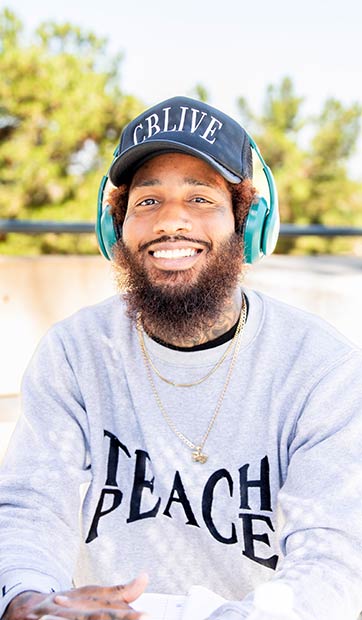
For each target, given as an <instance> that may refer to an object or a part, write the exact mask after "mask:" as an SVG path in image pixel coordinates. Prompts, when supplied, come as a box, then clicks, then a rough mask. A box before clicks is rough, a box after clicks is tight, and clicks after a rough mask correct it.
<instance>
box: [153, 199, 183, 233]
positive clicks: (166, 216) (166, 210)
mask: <svg viewBox="0 0 362 620" xmlns="http://www.w3.org/2000/svg"><path fill="white" fill-rule="evenodd" d="M191 230H192V222H191V219H190V217H189V214H188V213H187V210H186V208H185V207H184V206H183V205H182V204H181V203H180V202H178V201H176V200H174V201H168V202H165V203H164V204H163V205H162V207H161V208H160V209H159V210H158V213H157V219H156V221H155V223H154V227H153V232H154V233H155V234H157V235H159V234H166V235H175V234H176V233H181V232H190V231H191Z"/></svg>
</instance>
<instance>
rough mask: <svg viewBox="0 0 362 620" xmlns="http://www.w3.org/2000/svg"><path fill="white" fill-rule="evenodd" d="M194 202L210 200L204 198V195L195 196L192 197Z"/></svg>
mask: <svg viewBox="0 0 362 620" xmlns="http://www.w3.org/2000/svg"><path fill="white" fill-rule="evenodd" d="M191 201H192V202H200V203H203V202H210V201H209V200H206V198H203V197H202V196H195V198H192V199H191Z"/></svg>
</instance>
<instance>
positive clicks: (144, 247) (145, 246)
mask: <svg viewBox="0 0 362 620" xmlns="http://www.w3.org/2000/svg"><path fill="white" fill-rule="evenodd" d="M167 241H169V242H171V243H173V242H175V241H188V242H190V243H196V244H198V245H203V246H205V248H206V249H207V250H211V247H212V244H211V243H209V242H208V241H204V240H202V239H194V238H192V237H185V236H184V235H162V237H158V238H157V239H153V240H152V241H147V242H146V243H142V244H141V245H140V246H139V247H138V251H139V252H143V251H144V250H147V249H148V248H149V247H151V245H155V244H157V243H165V242H167Z"/></svg>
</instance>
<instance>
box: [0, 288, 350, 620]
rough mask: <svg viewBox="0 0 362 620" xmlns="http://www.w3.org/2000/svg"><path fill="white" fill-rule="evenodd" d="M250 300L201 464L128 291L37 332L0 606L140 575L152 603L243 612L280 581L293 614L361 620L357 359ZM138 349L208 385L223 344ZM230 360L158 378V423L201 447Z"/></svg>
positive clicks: (3, 548)
mask: <svg viewBox="0 0 362 620" xmlns="http://www.w3.org/2000/svg"><path fill="white" fill-rule="evenodd" d="M246 294H247V297H248V301H249V315H248V320H247V324H246V327H245V330H244V332H243V335H242V345H241V349H240V352H239V354H238V358H237V363H236V365H235V368H234V370H233V373H232V376H231V380H230V384H229V386H228V389H227V391H226V394H225V397H224V400H223V403H222V406H221V409H220V413H219V415H218V417H217V419H216V422H215V424H214V426H213V428H212V430H211V432H210V435H209V437H208V439H207V442H206V444H205V448H204V452H205V453H206V454H207V455H208V460H207V462H206V463H204V464H201V463H197V462H196V463H195V462H193V461H192V459H191V450H190V449H189V448H188V447H187V446H186V445H185V444H184V443H183V442H182V441H181V440H180V439H179V437H177V436H176V434H175V433H174V432H173V431H172V430H171V429H170V427H169V425H168V424H167V423H166V421H165V419H164V417H163V416H162V414H161V412H160V409H159V407H158V405H157V402H156V399H155V395H154V393H153V391H152V389H151V386H150V382H149V378H148V377H147V373H146V369H145V364H144V360H143V358H142V354H141V349H140V345H139V342H138V337H137V332H136V330H135V328H134V326H133V325H132V324H131V323H130V321H129V319H128V318H127V316H126V313H125V307H124V302H123V301H122V299H121V298H120V297H118V296H116V297H113V298H111V299H109V300H107V301H105V302H103V303H101V304H98V305H96V306H93V307H89V308H85V309H83V310H81V311H80V312H78V313H77V314H75V315H74V316H72V317H70V318H68V319H66V320H64V321H62V322H60V323H58V324H57V325H55V326H54V327H53V328H52V329H51V330H50V331H49V332H48V333H47V334H46V336H45V337H44V338H43V340H42V341H41V343H40V345H39V347H38V349H37V351H36V353H35V355H34V357H33V360H32V362H31V364H30V366H29V368H28V370H27V372H26V374H25V377H24V381H23V409H24V413H23V416H22V417H21V419H20V421H19V423H18V425H17V428H16V431H15V433H14V436H13V438H12V441H11V444H10V447H9V450H8V453H7V455H6V458H5V460H4V463H3V466H2V469H1V476H0V588H1V592H2V607H1V608H0V612H1V610H3V609H4V608H5V606H6V605H7V604H8V602H9V601H10V600H11V598H12V597H13V596H14V595H16V594H18V593H19V592H21V591H24V590H28V589H32V590H38V591H41V592H49V591H52V590H55V591H58V590H64V589H68V588H70V587H72V586H73V585H76V586H78V585H83V584H91V583H92V584H107V585H110V584H115V583H124V582H127V581H128V580H130V579H131V578H133V577H134V576H135V575H136V574H137V573H138V572H139V571H140V570H147V571H148V572H149V574H150V585H149V588H148V591H150V592H169V593H178V594H184V593H186V592H187V590H188V589H189V587H190V586H191V585H194V584H200V585H204V586H206V587H208V588H210V589H212V590H214V591H215V592H217V593H218V594H220V595H222V596H224V597H225V598H226V599H227V600H230V601H234V602H231V603H228V604H226V605H225V606H223V607H222V608H220V610H219V611H218V612H217V613H216V616H215V617H218V618H223V619H224V618H225V619H226V618H227V619H229V618H230V619H231V618H232V619H233V620H234V619H235V620H236V619H237V620H239V619H240V620H241V619H242V618H247V616H248V613H249V612H250V610H251V608H252V600H253V590H254V589H255V588H256V587H257V586H258V585H259V584H261V583H263V582H266V581H269V580H279V581H280V582H281V583H283V584H286V585H288V586H289V587H290V588H291V590H292V593H293V596H294V606H295V611H296V612H297V613H298V614H299V616H300V618H301V619H302V620H312V619H313V620H316V619H318V620H342V619H343V620H355V619H356V617H357V615H358V612H359V611H360V610H361V609H362V587H361V584H362V458H361V446H362V386H361V376H362V353H361V351H360V350H359V349H357V348H356V347H354V346H353V345H352V344H351V343H349V342H348V341H347V340H346V339H344V337H343V336H341V335H340V334H338V333H337V332H336V331H335V330H334V329H333V328H332V327H331V326H329V325H328V324H326V323H325V322H323V321H322V320H320V319H318V318H316V317H313V316H312V315H309V314H307V313H304V312H302V311H300V310H297V309H295V308H292V307H290V306H287V305H285V304H282V303H280V302H277V301H275V300H272V299H270V298H268V297H266V296H263V295H261V294H259V293H255V292H252V291H248V290H246ZM145 342H146V347H147V350H148V352H149V355H150V356H151V358H152V360H153V362H154V364H155V366H156V367H157V368H158V370H159V371H160V372H161V373H162V375H164V376H165V377H167V378H169V379H171V380H174V381H177V382H179V383H180V382H185V383H187V382H192V381H195V380H196V379H198V378H201V377H203V376H204V375H206V374H207V372H208V371H209V370H210V369H211V368H212V367H213V365H214V364H215V363H216V362H217V361H218V360H219V359H220V357H221V356H222V354H223V352H224V350H225V348H226V347H227V346H228V343H226V344H224V345H221V346H219V347H214V348H212V349H208V350H203V351H197V352H180V351H174V350H171V349H169V348H167V347H164V346H162V345H160V344H158V343H156V342H154V341H153V340H151V339H150V338H148V337H145ZM230 359H231V357H230V354H228V355H227V357H226V359H225V361H224V362H223V363H222V364H221V365H220V367H219V368H218V369H217V371H216V372H215V373H213V374H212V375H211V376H210V378H208V379H207V380H206V381H204V382H202V383H201V384H200V385H197V386H194V387H190V388H178V387H173V386H171V385H168V384H166V383H165V382H163V381H161V379H159V378H158V377H157V376H156V375H155V374H154V375H153V376H154V381H155V385H156V389H157V391H158V394H159V396H160V399H161V400H162V404H163V406H164V409H165V411H166V412H167V414H168V415H169V416H170V418H171V419H172V421H173V424H174V425H175V427H176V428H177V429H178V430H179V431H180V432H182V433H183V434H184V435H185V436H186V437H188V438H189V439H190V440H191V441H192V442H194V443H198V442H199V441H200V439H201V438H202V437H203V435H204V433H205V431H206V429H207V427H208V424H209V421H210V419H211V417H212V415H213V413H214V410H215V405H216V402H217V400H218V398H219V396H220V393H221V391H222V389H223V385H224V382H225V379H226V376H227V372H228V367H229V364H230ZM0 615H1V614H0ZM266 617H267V616H266ZM271 617H273V618H274V617H275V616H271Z"/></svg>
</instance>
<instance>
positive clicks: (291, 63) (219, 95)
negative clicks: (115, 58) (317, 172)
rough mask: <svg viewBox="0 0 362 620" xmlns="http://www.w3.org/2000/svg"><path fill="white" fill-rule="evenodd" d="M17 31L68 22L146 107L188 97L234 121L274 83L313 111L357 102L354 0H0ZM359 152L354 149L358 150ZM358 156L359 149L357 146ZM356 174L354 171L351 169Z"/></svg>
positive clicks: (361, 17) (361, 78)
mask: <svg viewBox="0 0 362 620" xmlns="http://www.w3.org/2000/svg"><path fill="white" fill-rule="evenodd" d="M0 6H7V7H9V8H11V9H12V10H13V11H14V12H15V13H16V14H17V15H18V16H19V17H20V18H21V20H22V21H23V23H24V25H25V29H26V31H27V32H29V33H30V32H31V31H32V30H33V29H34V28H36V26H37V25H38V24H39V23H40V22H42V21H45V20H49V19H51V20H55V21H57V22H63V21H70V22H72V23H74V24H77V25H79V26H81V27H82V28H84V29H87V30H91V31H93V32H95V33H96V34H98V35H99V36H101V37H106V38H107V39H108V40H109V51H110V53H116V52H119V51H120V52H122V54H123V61H122V64H121V71H120V73H121V88H122V90H123V91H124V92H127V93H130V94H133V95H136V96H138V97H139V98H140V99H141V100H142V101H143V102H144V103H145V104H146V105H153V104H154V103H156V102H158V101H162V100H163V99H166V98H168V97H171V96H174V95H177V94H184V95H191V96H192V95H193V94H194V91H193V89H194V87H195V85H196V84H197V83H201V84H202V85H203V86H205V88H206V89H207V91H208V93H209V102H210V103H211V104H212V105H214V106H216V107H219V108H221V109H222V110H223V111H225V112H227V113H229V114H231V115H233V114H234V115H236V114H237V106H236V101H237V98H238V97H240V96H243V97H245V98H246V99H247V101H248V102H249V105H250V107H251V108H252V110H253V111H255V112H259V111H260V110H261V106H262V102H263V97H264V94H265V90H266V87H267V86H268V85H269V84H274V85H275V84H278V83H279V82H280V80H281V79H282V78H283V77H284V76H289V77H291V78H292V79H293V82H294V84H295V88H296V92H297V94H298V95H300V96H303V97H305V101H304V104H303V108H302V111H303V112H305V113H307V114H313V113H318V112H319V111H320V109H321V106H322V104H323V102H324V101H325V99H326V98H327V97H336V98H337V99H339V100H341V101H342V102H343V103H345V104H349V103H352V102H355V101H358V102H359V103H362V85H361V84H362V37H361V24H362V1H361V0H344V1H343V2H341V0H328V1H326V2H324V1H323V0H303V2H300V1H298V2H296V1H295V0H259V1H258V0H249V2H246V1H245V0H217V1H216V0H183V1H182V2H175V1H172V0H168V1H166V0H127V2H125V1H124V0H101V1H100V2H98V3H95V2H94V1H92V0H51V2H49V0H48V1H47V2H45V1H41V0H8V1H7V0H1V1H0ZM361 146H362V145H361ZM361 151H362V149H361ZM359 167H360V169H361V170H362V165H360V166H359Z"/></svg>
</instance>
